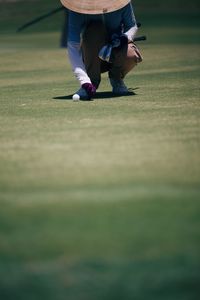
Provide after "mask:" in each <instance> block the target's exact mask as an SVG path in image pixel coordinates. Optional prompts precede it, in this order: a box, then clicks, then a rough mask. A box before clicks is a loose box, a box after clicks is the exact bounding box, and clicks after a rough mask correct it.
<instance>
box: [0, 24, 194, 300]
mask: <svg viewBox="0 0 200 300" xmlns="http://www.w3.org/2000/svg"><path fill="white" fill-rule="evenodd" d="M143 30H144V33H147V34H148V37H149V42H147V43H146V44H140V45H141V46H140V47H141V50H142V53H143V56H144V62H143V63H142V64H141V65H139V66H138V67H137V68H136V69H135V71H134V72H132V73H131V74H130V75H129V76H128V77H127V79H126V83H127V84H128V86H129V87H132V88H134V89H135V90H134V91H135V93H136V95H135V96H129V97H119V98H112V96H111V94H110V87H109V85H108V83H107V80H106V76H105V75H104V76H103V79H102V85H101V87H100V90H99V92H98V94H97V99H96V100H95V101H93V102H79V103H73V102H72V101H71V100H70V97H69V95H71V94H72V93H73V92H74V91H75V90H76V89H77V88H78V86H77V82H76V80H75V79H74V78H73V75H72V72H71V69H70V66H69V64H68V62H67V61H66V58H65V55H66V54H65V50H63V49H58V48H57V46H58V40H59V34H58V33H57V32H49V33H32V34H30V35H27V34H20V35H18V36H16V35H14V34H11V33H10V34H9V35H5V34H2V35H1V45H0V52H1V65H0V68H1V72H0V101H1V105H0V203H1V210H0V298H1V299H5V300H10V299H15V300H18V299H20V300H27V299H28V300H32V299H38V300H40V299H49V300H51V299H52V300H54V299H56V300H57V299H58V300H62V299H69V300H83V299H84V300H93V299H95V300H96V299H98V300H102V299H105V300H111V299H113V300H118V299H120V300H121V299H126V300H129V299H136V300H140V299H142V300H143V299H145V300H146V299H152V300H156V299H158V300H160V299H162V300H165V299H167V300H172V299H182V300H189V299H190V300H191V299H198V296H199V223H200V222H199V197H200V188H199V180H200V168H199V163H200V157H199V146H200V142H199V125H200V124H199V123H200V122H199V120H200V118H199V43H198V40H197V35H198V32H199V31H198V29H197V27H192V26H191V28H188V27H183V28H182V27H179V26H177V27H176V28H174V29H173V31H172V30H171V29H169V28H168V27H164V26H162V27H160V28H158V27H153V26H152V27H151V26H150V27H148V31H147V30H146V28H144V29H143ZM146 31H147V32H146ZM186 32H187V33H188V34H187V35H186V34H185V33H186ZM186 41H187V43H185V42H186ZM191 53H192V55H191Z"/></svg>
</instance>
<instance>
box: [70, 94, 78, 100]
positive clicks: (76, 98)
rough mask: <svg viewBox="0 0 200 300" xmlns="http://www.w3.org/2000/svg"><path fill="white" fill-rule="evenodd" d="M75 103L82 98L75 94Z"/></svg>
mask: <svg viewBox="0 0 200 300" xmlns="http://www.w3.org/2000/svg"><path fill="white" fill-rule="evenodd" d="M72 99H73V101H79V100H80V96H79V95H78V94H74V95H73V97H72Z"/></svg>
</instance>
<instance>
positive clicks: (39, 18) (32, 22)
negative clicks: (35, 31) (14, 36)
mask: <svg viewBox="0 0 200 300" xmlns="http://www.w3.org/2000/svg"><path fill="white" fill-rule="evenodd" d="M63 9H65V8H64V7H63V6H60V7H58V8H56V9H54V10H52V11H50V12H48V13H46V14H44V15H42V16H40V17H37V18H35V19H33V20H32V21H30V22H27V23H25V24H24V25H22V26H21V27H19V28H18V29H17V32H20V31H22V30H24V29H25V28H27V27H29V26H31V25H33V24H35V23H38V22H40V21H41V20H43V19H46V18H48V17H50V16H52V15H54V14H56V13H57V12H59V11H61V10H63Z"/></svg>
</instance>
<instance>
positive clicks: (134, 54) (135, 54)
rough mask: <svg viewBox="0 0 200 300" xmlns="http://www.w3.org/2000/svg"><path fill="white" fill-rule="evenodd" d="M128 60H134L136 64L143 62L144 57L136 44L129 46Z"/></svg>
mask: <svg viewBox="0 0 200 300" xmlns="http://www.w3.org/2000/svg"><path fill="white" fill-rule="evenodd" d="M127 58H128V59H129V60H133V61H134V62H135V63H140V62H141V61H142V55H141V53H140V51H139V49H138V48H137V47H136V45H135V44H134V43H129V44H128V49H127Z"/></svg>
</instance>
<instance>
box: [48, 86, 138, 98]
mask: <svg viewBox="0 0 200 300" xmlns="http://www.w3.org/2000/svg"><path fill="white" fill-rule="evenodd" d="M137 89H138V88H134V89H129V93H128V94H127V95H115V94H113V93H112V92H110V91H109V92H97V93H96V95H95V99H112V98H120V97H129V96H135V95H137V94H136V93H135V92H134V91H135V90H137ZM72 96H73V94H70V95H66V96H57V97H53V99H54V100H72ZM83 101H87V100H83Z"/></svg>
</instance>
